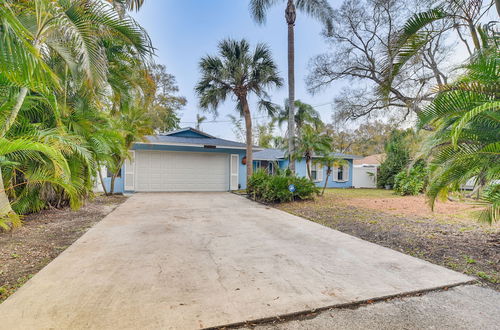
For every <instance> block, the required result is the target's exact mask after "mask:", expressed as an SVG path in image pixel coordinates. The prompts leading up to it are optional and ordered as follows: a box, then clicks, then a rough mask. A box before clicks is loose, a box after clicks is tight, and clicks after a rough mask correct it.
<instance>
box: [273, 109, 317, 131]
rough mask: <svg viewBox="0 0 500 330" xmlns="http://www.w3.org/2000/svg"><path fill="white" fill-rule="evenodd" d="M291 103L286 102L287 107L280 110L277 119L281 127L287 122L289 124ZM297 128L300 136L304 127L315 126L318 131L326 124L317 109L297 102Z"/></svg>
mask: <svg viewBox="0 0 500 330" xmlns="http://www.w3.org/2000/svg"><path fill="white" fill-rule="evenodd" d="M289 108H290V106H289V102H288V100H285V107H284V108H283V109H280V111H279V112H278V114H277V115H276V117H275V119H276V121H277V122H278V125H280V127H281V125H282V124H283V123H285V122H288V114H289V112H290V111H289ZM295 108H296V109H297V110H296V111H295V117H294V118H295V120H294V121H295V128H296V131H297V132H298V134H299V135H300V130H301V129H302V126H304V125H306V124H308V125H312V126H314V127H315V128H316V129H320V128H321V127H322V126H323V125H324V124H323V121H322V120H321V116H320V114H319V112H318V111H316V109H314V108H313V106H312V105H310V104H307V103H303V102H301V101H300V100H296V101H295Z"/></svg>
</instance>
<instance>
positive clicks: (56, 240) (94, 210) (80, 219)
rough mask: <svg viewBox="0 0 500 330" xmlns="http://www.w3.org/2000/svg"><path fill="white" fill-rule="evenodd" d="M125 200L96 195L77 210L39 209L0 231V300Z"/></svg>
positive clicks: (5, 297) (117, 197) (118, 197)
mask: <svg viewBox="0 0 500 330" xmlns="http://www.w3.org/2000/svg"><path fill="white" fill-rule="evenodd" d="M125 200H126V197H123V196H110V197H105V196H98V197H96V198H95V199H94V200H93V201H91V202H88V203H87V205H85V206H84V207H82V208H81V209H80V210H78V211H72V210H69V209H62V210H45V211H41V212H39V213H36V214H31V215H28V216H26V217H25V218H24V220H23V221H24V225H23V227H21V228H18V229H15V230H14V231H12V232H8V233H6V232H0V303H1V302H2V301H4V300H5V299H7V297H8V296H10V295H11V294H13V293H14V292H15V291H16V290H17V289H18V288H20V287H21V286H22V285H23V284H24V283H26V281H28V280H29V279H30V278H31V277H32V276H33V275H35V274H36V273H37V272H38V271H39V270H40V269H42V268H43V267H45V265H47V264H48V263H49V262H51V261H52V260H53V259H54V258H55V257H57V256H58V255H59V254H60V253H61V252H63V251H64V250H65V249H66V248H67V247H68V246H70V245H71V244H73V242H74V241H76V240H77V239H78V238H79V237H80V236H82V235H83V234H85V232H86V231H87V230H88V229H89V228H90V227H92V226H93V225H94V224H96V223H97V222H99V221H100V220H101V219H102V218H104V217H105V216H106V215H107V214H109V213H110V212H111V211H113V210H114V209H115V208H116V207H117V206H118V205H120V204H121V203H123V202H124V201H125Z"/></svg>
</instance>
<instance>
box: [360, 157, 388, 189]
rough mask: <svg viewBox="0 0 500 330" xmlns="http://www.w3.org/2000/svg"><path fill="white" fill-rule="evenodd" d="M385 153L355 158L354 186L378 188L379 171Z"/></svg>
mask: <svg viewBox="0 0 500 330" xmlns="http://www.w3.org/2000/svg"><path fill="white" fill-rule="evenodd" d="M385 157H386V156H385V154H375V155H370V156H366V157H364V158H360V159H356V160H354V174H353V175H354V180H353V186H354V188H377V173H378V168H379V167H380V164H381V163H382V162H383V161H384V160H385Z"/></svg>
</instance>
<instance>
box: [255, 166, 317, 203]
mask: <svg viewBox="0 0 500 330" xmlns="http://www.w3.org/2000/svg"><path fill="white" fill-rule="evenodd" d="M291 185H293V186H294V188H295V190H293V189H290V186H291ZM318 192H319V190H318V187H316V185H315V184H314V182H312V181H311V180H309V179H307V178H303V177H296V176H292V175H291V173H290V172H289V171H283V170H281V171H278V172H277V173H276V174H269V173H268V172H267V171H265V170H263V169H259V170H257V171H255V173H254V174H253V175H252V176H251V177H250V178H249V180H248V185H247V193H248V195H249V196H251V197H252V198H253V199H255V200H258V201H261V202H264V203H283V202H292V201H294V200H304V199H311V198H313V197H314V195H315V194H318Z"/></svg>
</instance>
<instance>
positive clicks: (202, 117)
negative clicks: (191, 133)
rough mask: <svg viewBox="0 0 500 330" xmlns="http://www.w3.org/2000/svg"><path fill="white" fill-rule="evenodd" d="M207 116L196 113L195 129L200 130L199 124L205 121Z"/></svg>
mask: <svg viewBox="0 0 500 330" xmlns="http://www.w3.org/2000/svg"><path fill="white" fill-rule="evenodd" d="M207 119H208V118H207V117H206V116H203V115H200V114H199V113H197V114H196V129H197V130H201V124H203V122H205V121H207Z"/></svg>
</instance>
